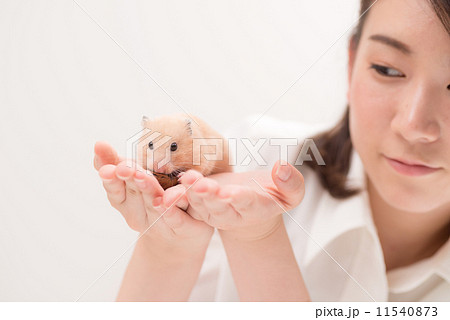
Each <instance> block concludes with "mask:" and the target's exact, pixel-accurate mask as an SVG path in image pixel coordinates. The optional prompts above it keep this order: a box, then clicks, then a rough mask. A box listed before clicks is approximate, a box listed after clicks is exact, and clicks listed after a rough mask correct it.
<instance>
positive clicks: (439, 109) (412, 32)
mask: <svg viewBox="0 0 450 320" xmlns="http://www.w3.org/2000/svg"><path fill="white" fill-rule="evenodd" d="M396 41H397V42H396ZM353 58H354V59H353ZM352 61H353V62H352ZM349 70H350V78H349V79H350V82H349V91H348V101H349V105H350V134H351V139H352V142H353V146H354V148H355V150H356V151H357V152H358V154H359V155H360V157H361V160H362V162H363V164H364V167H365V170H366V174H367V177H368V179H369V180H370V182H371V184H372V185H373V187H374V188H375V189H376V190H377V192H378V193H379V195H380V196H381V197H382V198H383V200H384V201H385V202H387V203H388V204H389V205H391V206H393V207H395V208H397V209H399V210H404V211H409V212H429V211H431V210H442V209H449V211H448V212H450V89H449V84H450V36H449V35H448V33H447V32H446V31H445V29H444V27H443V25H442V24H441V22H440V20H439V19H438V18H437V16H436V14H435V12H434V10H433V9H432V8H431V7H430V5H429V4H428V1H426V0H389V1H386V0H379V1H378V2H377V3H376V4H375V5H374V6H373V7H372V8H371V9H370V11H369V12H368V17H367V20H366V22H365V25H364V28H363V33H362V36H361V41H360V43H359V46H358V49H357V51H356V53H352V52H350V68H349ZM386 157H388V158H394V159H398V160H403V161H409V162H410V163H417V162H419V163H422V164H425V165H427V166H429V167H433V168H436V169H435V170H431V169H426V168H424V167H412V166H407V165H402V164H399V163H397V162H395V161H394V162H390V161H388V160H387V158H386ZM395 168H397V169H395Z"/></svg>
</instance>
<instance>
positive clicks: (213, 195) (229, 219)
mask: <svg viewBox="0 0 450 320" xmlns="http://www.w3.org/2000/svg"><path fill="white" fill-rule="evenodd" d="M192 189H193V193H195V194H196V196H197V197H199V198H201V199H202V202H203V206H204V207H205V208H206V210H204V212H205V213H207V216H206V215H203V219H204V220H205V221H206V222H208V224H210V225H212V226H221V227H225V226H231V225H234V224H236V223H237V222H238V221H237V220H239V218H240V215H239V214H238V213H237V212H236V211H235V210H234V208H233V207H231V206H230V204H229V202H228V201H226V200H225V199H223V198H220V197H219V196H218V192H219V189H220V186H219V184H218V183H217V182H216V181H214V180H212V179H209V178H203V179H202V180H200V181H198V182H197V183H196V184H195V185H194V186H193V187H192Z"/></svg>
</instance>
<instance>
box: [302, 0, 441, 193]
mask: <svg viewBox="0 0 450 320" xmlns="http://www.w3.org/2000/svg"><path fill="white" fill-rule="evenodd" d="M428 2H429V3H430V4H431V7H432V8H433V10H434V11H435V13H436V15H437V17H438V18H439V20H440V21H441V22H442V24H443V26H444V27H445V30H447V33H448V34H449V35H450V0H428ZM374 3H375V0H361V9H360V16H361V18H360V20H359V22H358V25H357V26H356V28H355V30H354V32H353V35H352V37H351V40H350V45H351V50H353V51H354V52H356V50H357V48H358V44H359V42H360V39H361V34H362V30H363V27H364V23H365V21H366V19H367V16H368V14H369V12H370V9H369V8H370V7H371V6H372V5H373V4H374ZM375 5H376V4H375ZM312 139H313V140H314V143H315V144H316V146H317V148H318V149H319V152H320V154H321V156H322V158H323V160H324V161H325V165H322V166H321V165H318V164H317V163H316V162H315V161H306V162H305V165H307V166H308V167H311V168H312V169H313V170H314V171H315V172H316V173H317V174H318V176H319V180H320V183H321V184H322V186H323V187H324V188H325V189H326V190H328V192H329V193H330V194H331V196H333V197H334V198H337V199H345V198H348V197H351V196H353V195H355V194H358V193H359V192H360V191H361V190H360V189H355V188H349V187H348V186H347V185H346V182H347V174H348V171H349V169H350V164H351V155H352V149H353V146H352V142H351V139H350V128H349V106H348V105H347V108H346V110H345V112H344V115H343V116H342V118H341V120H340V121H339V122H338V123H337V124H336V125H335V126H334V127H333V128H331V129H330V130H328V131H325V132H322V133H319V134H318V135H316V136H314V137H312Z"/></svg>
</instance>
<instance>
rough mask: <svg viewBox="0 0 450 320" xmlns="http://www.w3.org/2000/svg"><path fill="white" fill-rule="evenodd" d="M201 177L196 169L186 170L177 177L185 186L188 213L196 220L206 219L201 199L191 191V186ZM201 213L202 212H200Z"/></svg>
mask: <svg viewBox="0 0 450 320" xmlns="http://www.w3.org/2000/svg"><path fill="white" fill-rule="evenodd" d="M202 179H203V175H202V174H201V173H200V172H198V171H196V170H192V169H191V170H188V171H186V172H185V173H184V174H183V176H182V177H181V178H180V179H179V182H180V183H181V184H182V185H183V186H184V187H185V188H186V197H187V200H188V202H189V208H188V213H189V215H191V217H193V218H194V219H197V220H203V219H204V218H205V219H206V217H207V214H206V213H205V211H206V210H205V208H204V207H203V202H202V199H201V198H199V197H198V196H197V195H195V194H194V193H193V192H192V187H193V186H194V185H195V184H197V183H199V182H200V181H201V180H202ZM202 213H203V214H202Z"/></svg>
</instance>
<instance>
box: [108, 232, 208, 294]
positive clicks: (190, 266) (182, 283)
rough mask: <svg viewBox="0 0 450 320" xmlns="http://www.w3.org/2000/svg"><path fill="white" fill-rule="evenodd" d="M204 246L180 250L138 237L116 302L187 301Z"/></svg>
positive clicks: (203, 253)
mask: <svg viewBox="0 0 450 320" xmlns="http://www.w3.org/2000/svg"><path fill="white" fill-rule="evenodd" d="M207 245H208V244H206V245H205V247H204V248H203V247H202V248H198V249H195V250H189V251H188V250H180V249H179V248H176V249H175V248H173V247H169V246H167V247H162V246H161V245H160V244H159V243H158V244H154V243H153V242H152V241H150V239H147V237H146V236H143V237H141V238H140V239H139V240H138V241H137V243H136V247H135V249H134V252H133V255H132V257H131V260H130V262H129V264H128V267H127V270H126V272H125V275H124V278H123V280H122V285H121V288H120V290H119V294H118V296H117V301H187V300H188V298H189V295H190V293H191V291H192V288H193V286H194V285H195V282H196V281H197V278H198V275H199V273H200V269H201V266H202V264H203V260H204V257H205V252H206V249H207Z"/></svg>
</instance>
